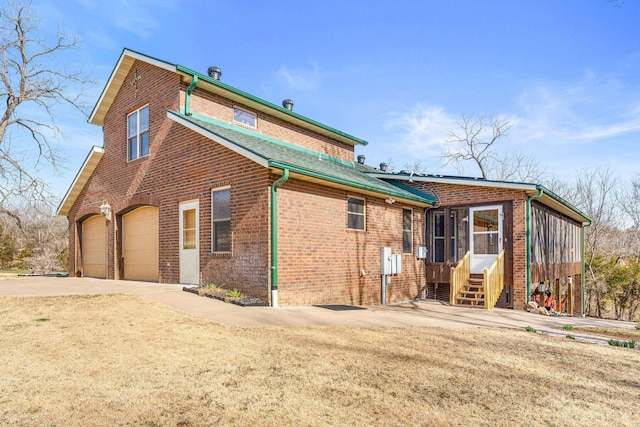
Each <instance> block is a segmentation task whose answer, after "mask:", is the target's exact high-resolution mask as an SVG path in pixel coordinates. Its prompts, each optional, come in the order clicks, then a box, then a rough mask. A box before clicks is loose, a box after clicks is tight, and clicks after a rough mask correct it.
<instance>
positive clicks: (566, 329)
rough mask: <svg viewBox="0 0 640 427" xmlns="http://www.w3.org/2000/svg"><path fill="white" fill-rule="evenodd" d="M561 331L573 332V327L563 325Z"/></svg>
mask: <svg viewBox="0 0 640 427" xmlns="http://www.w3.org/2000/svg"><path fill="white" fill-rule="evenodd" d="M562 329H564V330H565V331H573V325H564V326H563V327H562Z"/></svg>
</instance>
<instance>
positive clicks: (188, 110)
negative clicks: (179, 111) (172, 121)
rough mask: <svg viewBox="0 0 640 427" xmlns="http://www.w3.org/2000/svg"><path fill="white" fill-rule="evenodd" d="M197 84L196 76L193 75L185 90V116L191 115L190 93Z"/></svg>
mask: <svg viewBox="0 0 640 427" xmlns="http://www.w3.org/2000/svg"><path fill="white" fill-rule="evenodd" d="M197 84H198V76H197V75H195V74H194V76H193V81H192V82H191V84H190V85H189V87H188V88H187V94H186V95H185V97H184V114H185V115H186V116H190V115H191V92H193V89H195V88H196V85H197Z"/></svg>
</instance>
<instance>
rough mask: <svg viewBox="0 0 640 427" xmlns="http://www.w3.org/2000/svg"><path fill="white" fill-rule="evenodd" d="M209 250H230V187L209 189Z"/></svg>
mask: <svg viewBox="0 0 640 427" xmlns="http://www.w3.org/2000/svg"><path fill="white" fill-rule="evenodd" d="M211 251H212V252H231V188H230V187H225V188H217V189H215V190H212V191H211Z"/></svg>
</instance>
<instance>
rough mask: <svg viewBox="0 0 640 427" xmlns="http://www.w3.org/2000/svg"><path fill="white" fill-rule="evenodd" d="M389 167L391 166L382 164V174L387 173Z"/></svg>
mask: <svg viewBox="0 0 640 427" xmlns="http://www.w3.org/2000/svg"><path fill="white" fill-rule="evenodd" d="M387 166H389V165H387V164H386V163H380V170H381V171H382V172H386V171H387Z"/></svg>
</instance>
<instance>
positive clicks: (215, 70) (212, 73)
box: [207, 66, 222, 80]
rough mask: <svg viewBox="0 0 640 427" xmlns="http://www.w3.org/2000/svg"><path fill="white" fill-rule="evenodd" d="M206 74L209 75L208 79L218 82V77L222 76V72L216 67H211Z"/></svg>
mask: <svg viewBox="0 0 640 427" xmlns="http://www.w3.org/2000/svg"><path fill="white" fill-rule="evenodd" d="M207 74H209V77H211V78H212V79H215V80H220V77H221V76H222V70H221V69H220V68H218V67H214V66H211V67H209V69H208V70H207Z"/></svg>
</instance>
